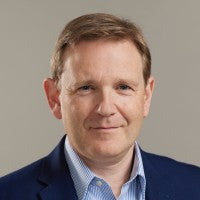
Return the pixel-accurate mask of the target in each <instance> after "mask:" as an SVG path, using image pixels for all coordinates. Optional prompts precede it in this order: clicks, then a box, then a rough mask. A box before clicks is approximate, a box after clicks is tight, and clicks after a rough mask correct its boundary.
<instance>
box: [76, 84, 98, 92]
mask: <svg viewBox="0 0 200 200" xmlns="http://www.w3.org/2000/svg"><path fill="white" fill-rule="evenodd" d="M92 89H94V88H93V87H92V86H91V85H84V86H81V87H80V88H78V90H82V91H88V90H92Z"/></svg>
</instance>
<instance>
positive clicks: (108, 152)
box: [90, 142, 130, 160]
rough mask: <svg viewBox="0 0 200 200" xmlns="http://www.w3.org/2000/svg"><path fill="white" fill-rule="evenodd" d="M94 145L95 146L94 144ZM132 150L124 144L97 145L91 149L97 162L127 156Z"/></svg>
mask: <svg viewBox="0 0 200 200" xmlns="http://www.w3.org/2000/svg"><path fill="white" fill-rule="evenodd" d="M93 145H94V144H93ZM129 149H130V147H129V148H127V147H126V145H122V144H116V143H115V144H109V143H106V142H105V143H104V144H102V143H101V144H100V143H99V144H96V145H94V146H93V147H92V149H90V152H91V154H92V157H93V159H95V160H100V159H102V160H105V159H108V160H109V159H115V158H118V157H121V156H122V155H124V154H126V153H127V152H128V150H129Z"/></svg>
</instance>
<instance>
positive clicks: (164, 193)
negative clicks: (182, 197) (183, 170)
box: [141, 150, 175, 200]
mask: <svg viewBox="0 0 200 200" xmlns="http://www.w3.org/2000/svg"><path fill="white" fill-rule="evenodd" d="M141 155H142V161H143V165H144V172H145V177H146V194H145V196H146V197H145V200H174V197H173V196H174V194H175V193H174V185H173V183H171V182H170V181H169V179H168V178H167V176H166V175H164V174H162V173H161V172H160V170H157V169H159V164H160V163H159V159H155V155H154V156H153V155H152V154H148V153H146V152H144V151H142V150H141ZM165 170H166V171H167V168H166V169H165ZM166 171H165V174H167V173H166Z"/></svg>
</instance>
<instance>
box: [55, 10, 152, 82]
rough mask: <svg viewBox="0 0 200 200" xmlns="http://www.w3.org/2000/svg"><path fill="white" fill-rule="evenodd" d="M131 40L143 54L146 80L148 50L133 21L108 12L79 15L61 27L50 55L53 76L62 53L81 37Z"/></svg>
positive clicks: (58, 72)
mask: <svg viewBox="0 0 200 200" xmlns="http://www.w3.org/2000/svg"><path fill="white" fill-rule="evenodd" d="M124 39H125V40H130V41H131V42H133V44H134V45H135V46H136V48H137V50H138V52H139V53H140V55H141V57H142V62H143V76H144V81H145V84H146V83H147V80H148V78H149V77H150V75H151V54H150V51H149V48H148V46H147V44H146V42H145V40H144V37H143V35H142V32H141V30H140V29H139V27H137V26H136V25H135V24H134V23H132V22H130V21H128V20H125V19H120V18H118V17H115V16H113V15H110V14H105V13H97V14H88V15H83V16H80V17H78V18H76V19H74V20H72V21H71V22H69V23H68V24H67V25H66V26H65V27H64V29H63V30H62V32H61V34H60V36H59V38H58V41H57V43H56V47H55V51H54V54H53V56H52V62H51V68H52V78H53V79H54V80H55V81H56V82H59V80H60V77H61V74H62V72H63V67H64V66H63V62H64V60H65V58H64V55H67V51H69V49H70V48H71V47H73V46H75V45H78V44H79V43H80V42H81V41H95V40H105V41H106V40H108V41H119V40H124Z"/></svg>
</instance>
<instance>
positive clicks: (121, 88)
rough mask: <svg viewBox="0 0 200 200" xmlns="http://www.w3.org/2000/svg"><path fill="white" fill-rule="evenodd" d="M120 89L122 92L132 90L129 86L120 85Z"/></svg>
mask: <svg viewBox="0 0 200 200" xmlns="http://www.w3.org/2000/svg"><path fill="white" fill-rule="evenodd" d="M119 89H120V90H129V89H131V88H130V87H129V86H128V85H120V86H119Z"/></svg>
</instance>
